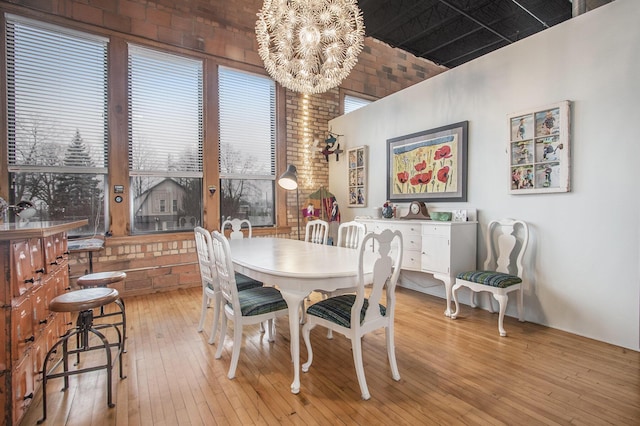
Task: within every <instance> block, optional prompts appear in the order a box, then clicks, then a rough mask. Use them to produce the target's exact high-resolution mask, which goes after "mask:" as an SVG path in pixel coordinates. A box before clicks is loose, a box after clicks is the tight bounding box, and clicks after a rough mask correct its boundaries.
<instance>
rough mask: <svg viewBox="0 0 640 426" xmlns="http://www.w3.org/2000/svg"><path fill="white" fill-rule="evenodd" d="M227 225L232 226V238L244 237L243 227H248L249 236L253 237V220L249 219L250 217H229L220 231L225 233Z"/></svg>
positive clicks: (230, 236)
mask: <svg viewBox="0 0 640 426" xmlns="http://www.w3.org/2000/svg"><path fill="white" fill-rule="evenodd" d="M227 227H230V228H231V232H230V233H229V238H230V239H236V238H244V232H242V228H244V229H247V234H248V235H247V237H248V238H251V237H252V229H251V222H250V221H249V219H238V218H233V219H227V220H225V221H224V222H222V226H220V231H221V232H222V233H223V234H224V233H225V229H227Z"/></svg>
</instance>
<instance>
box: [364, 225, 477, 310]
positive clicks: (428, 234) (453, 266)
mask: <svg viewBox="0 0 640 426" xmlns="http://www.w3.org/2000/svg"><path fill="white" fill-rule="evenodd" d="M356 221H358V222H360V223H363V224H364V225H365V226H366V227H367V232H376V233H380V232H381V231H382V230H383V229H391V230H394V231H395V230H398V231H400V232H401V233H402V241H403V245H404V252H403V253H402V269H405V270H408V271H417V272H425V273H428V274H431V275H433V277H434V278H436V279H437V280H440V281H442V282H443V283H444V286H445V293H446V298H447V307H446V309H445V311H444V314H445V315H446V316H451V288H452V287H453V284H454V283H455V278H456V275H457V274H458V273H459V272H464V271H470V270H474V269H475V268H476V239H477V234H476V229H477V225H478V223H477V222H475V221H469V222H439V221H435V220H415V219H410V220H407V219H364V218H356Z"/></svg>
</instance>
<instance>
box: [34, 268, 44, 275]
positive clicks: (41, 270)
mask: <svg viewBox="0 0 640 426" xmlns="http://www.w3.org/2000/svg"><path fill="white" fill-rule="evenodd" d="M36 272H37V273H39V274H44V268H40V269H36Z"/></svg>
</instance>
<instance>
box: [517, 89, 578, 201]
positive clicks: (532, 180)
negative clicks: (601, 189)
mask: <svg viewBox="0 0 640 426" xmlns="http://www.w3.org/2000/svg"><path fill="white" fill-rule="evenodd" d="M570 107H571V104H570V102H569V101H562V102H558V103H555V104H552V105H547V106H544V107H540V108H537V109H534V110H530V111H526V112H519V113H514V114H509V176H510V183H509V192H510V193H511V194H539V193H546V192H569V190H570V186H569V173H570V164H569V160H570V156H569V119H570Z"/></svg>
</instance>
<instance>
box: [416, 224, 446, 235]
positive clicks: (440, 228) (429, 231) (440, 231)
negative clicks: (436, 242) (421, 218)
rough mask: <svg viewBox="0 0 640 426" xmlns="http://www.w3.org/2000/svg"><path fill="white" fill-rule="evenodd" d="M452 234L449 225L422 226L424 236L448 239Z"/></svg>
mask: <svg viewBox="0 0 640 426" xmlns="http://www.w3.org/2000/svg"><path fill="white" fill-rule="evenodd" d="M450 234H451V226H449V225H433V224H427V225H423V226H422V235H423V236H427V235H437V236H441V237H442V236H446V237H448V236H449V235H450Z"/></svg>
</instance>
